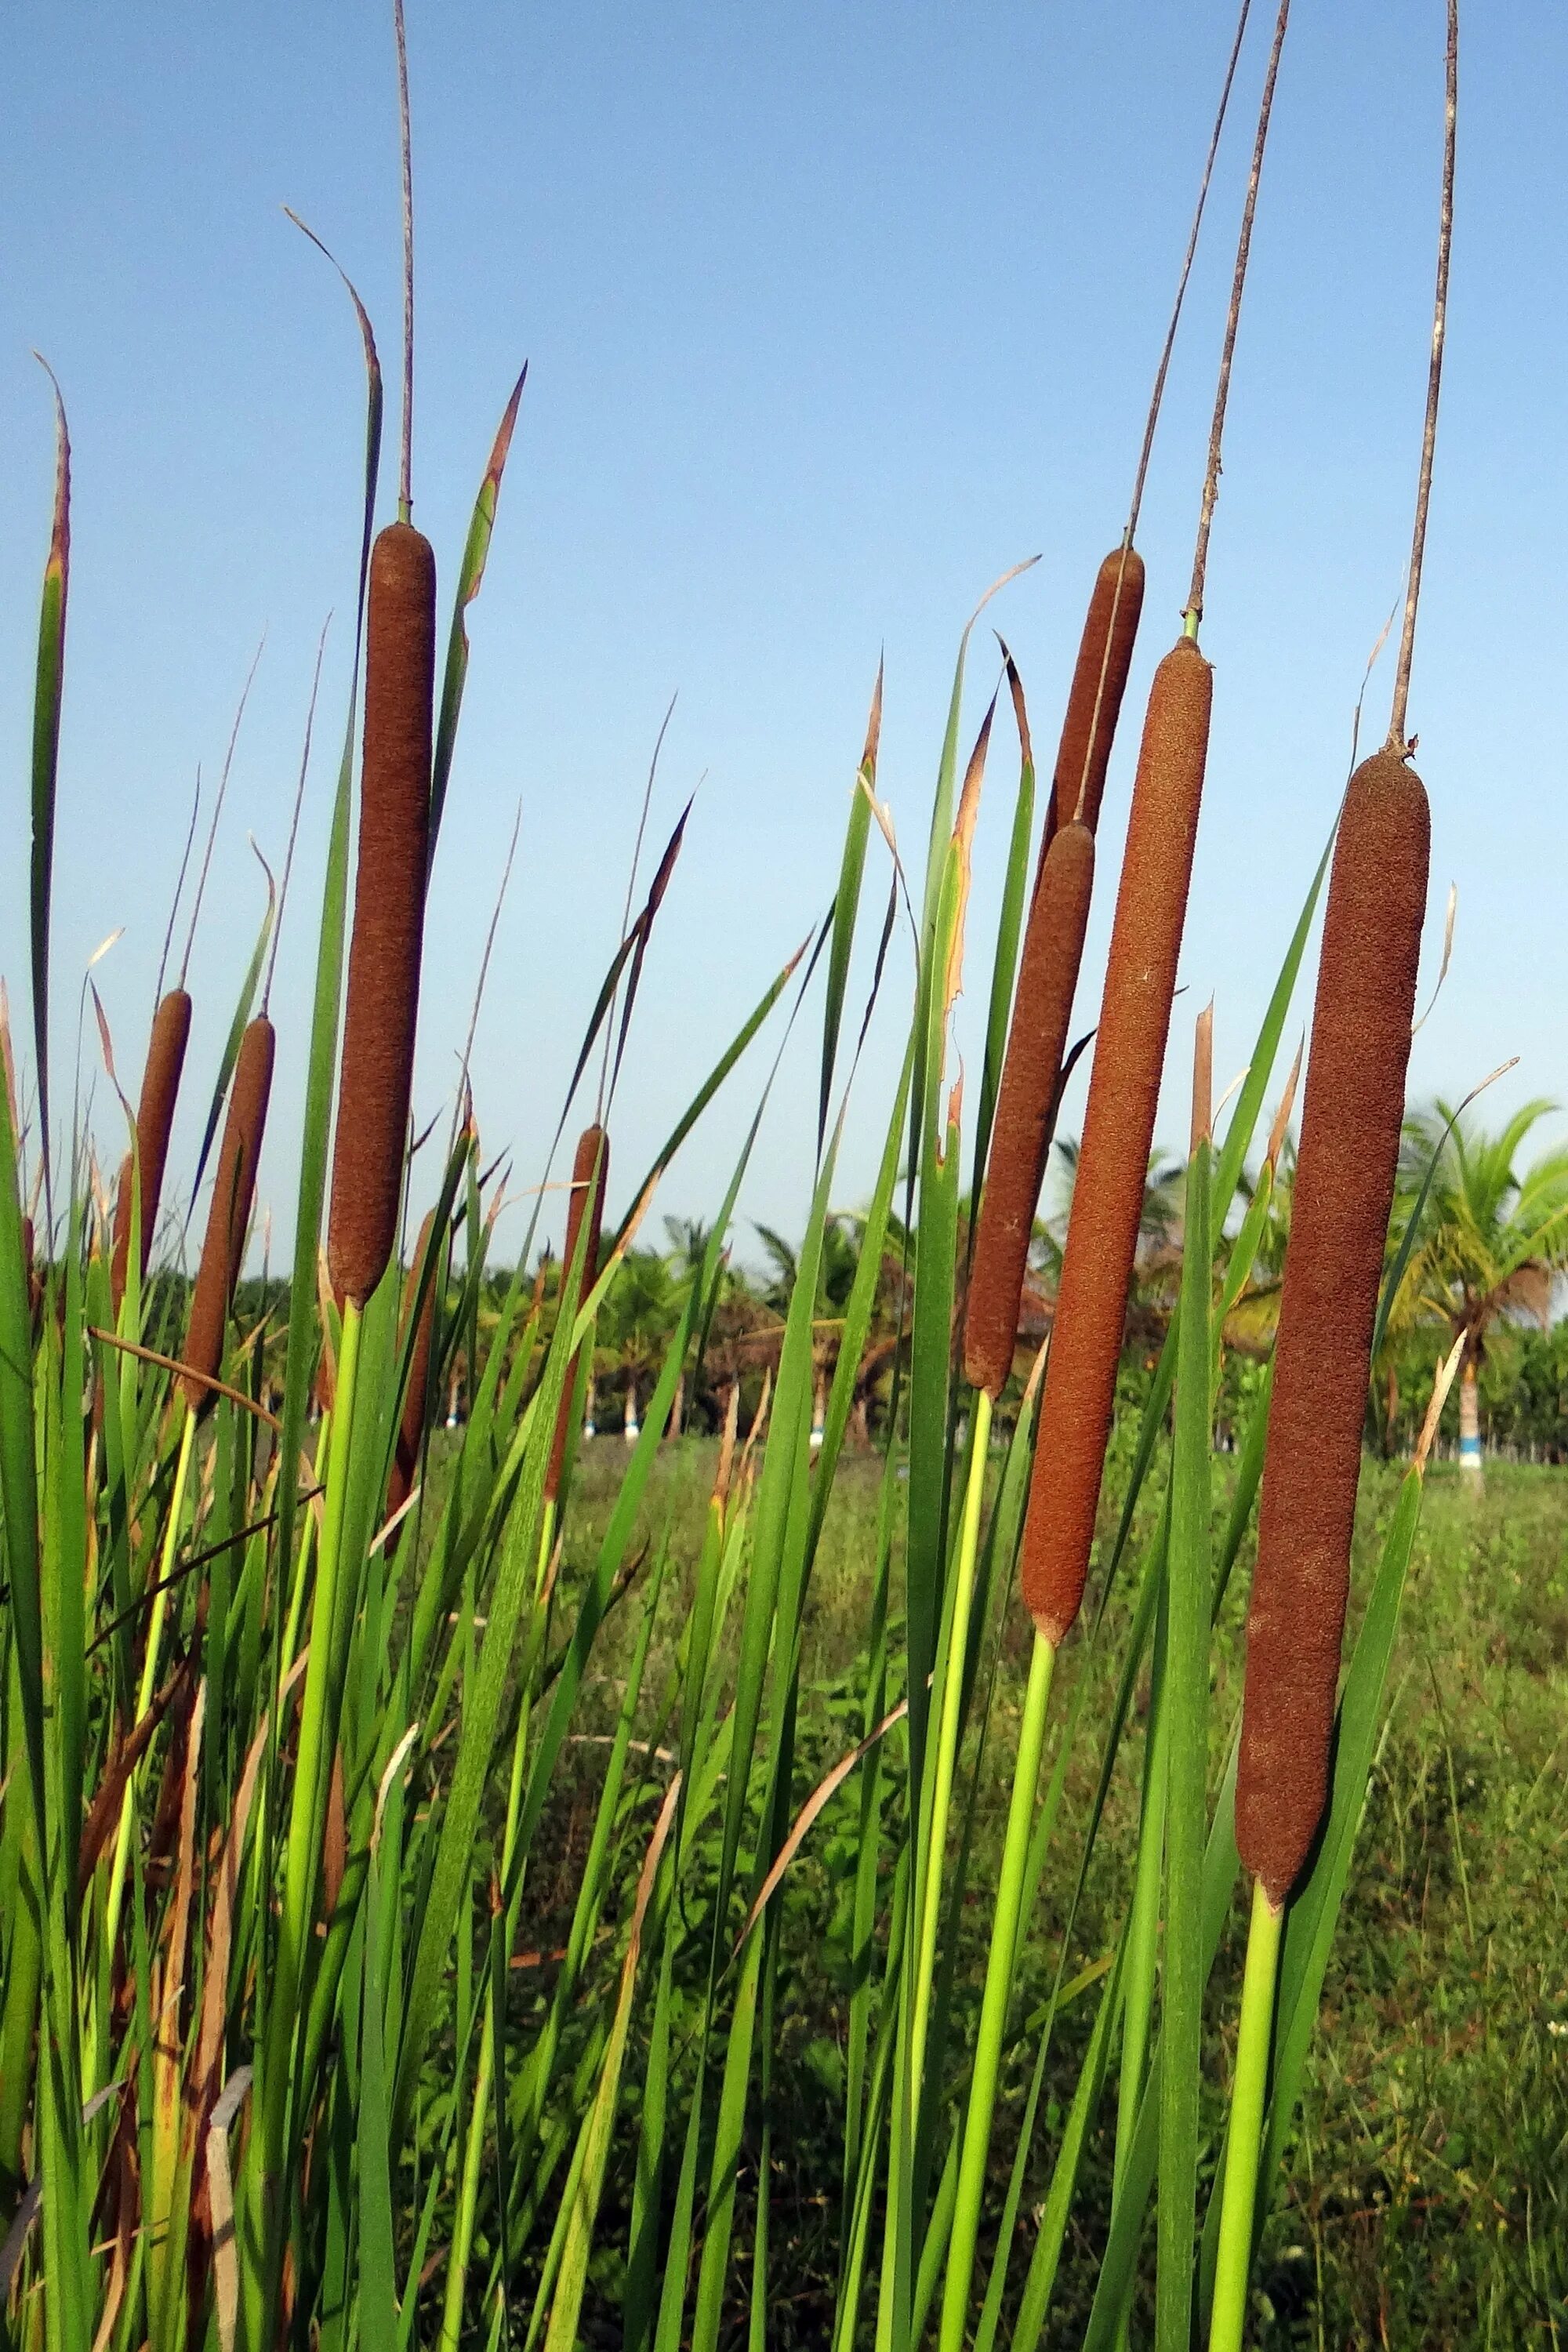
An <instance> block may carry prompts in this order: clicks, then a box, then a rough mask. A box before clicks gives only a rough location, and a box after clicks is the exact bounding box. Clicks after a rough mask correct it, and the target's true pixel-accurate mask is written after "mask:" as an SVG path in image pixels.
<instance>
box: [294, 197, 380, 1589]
mask: <svg viewBox="0 0 1568 2352" xmlns="http://www.w3.org/2000/svg"><path fill="white" fill-rule="evenodd" d="M294 217H295V215H290V218H294ZM298 226H300V227H301V228H303V227H304V223H303V222H299V223H298ZM305 234H306V236H309V237H310V241H311V243H312V244H314V245H316V246H318V247H320V249H321V251H322V252H323V253H325V252H326V247H324V246H321V240H320V238H319V237H317V236H315V234H314V232H313V231H312V230H310V229H305ZM327 258H328V259H329V260H331V255H330V254H328V255H327ZM332 267H333V268H338V265H337V263H336V262H335V261H334V262H333V263H332ZM338 275H339V276H340V278H342V282H343V285H344V288H345V289H346V290H347V292H348V296H349V299H350V301H351V302H352V304H353V312H354V317H355V320H357V322H358V325H359V331H360V341H361V344H362V346H363V353H364V371H365V419H364V479H363V490H362V497H361V524H360V560H359V585H358V593H357V598H356V604H355V620H354V656H353V673H352V677H351V682H350V687H349V707H348V712H347V716H346V719H345V721H344V727H343V749H342V758H341V760H340V761H339V763H338V782H337V791H336V793H335V794H334V797H333V801H332V815H331V828H330V830H329V833H328V837H327V863H326V872H325V875H324V876H323V878H322V883H321V923H320V926H319V929H318V932H317V945H316V982H315V992H314V996H313V998H312V1002H311V1009H310V1054H309V1058H308V1061H307V1065H306V1077H305V1117H304V1126H303V1129H302V1131H301V1134H300V1189H299V1192H298V1194H297V1196H296V1199H295V1204H294V1259H293V1268H292V1276H291V1280H290V1286H289V1348H288V1356H287V1360H286V1363H285V1368H284V1375H283V1415H282V1419H283V1427H282V1430H281V1432H280V1433H279V1458H280V1460H281V1461H283V1462H284V1463H289V1464H292V1463H297V1462H298V1461H299V1458H300V1439H301V1437H302V1436H303V1434H304V1429H305V1416H306V1413H307V1411H308V1410H309V1407H310V1385H311V1382H312V1381H313V1380H314V1378H315V1370H316V1358H317V1354H318V1350H319V1348H320V1340H321V1332H320V1324H319V1318H318V1317H317V1313H316V1254H317V1250H318V1248H319V1246H320V1244H321V1207H322V1203H323V1202H324V1201H325V1199H326V1188H327V1155H328V1150H329V1147H330V1145H331V1128H332V1086H333V1079H334V1076H335V1073H336V1069H337V1056H338V1021H339V1016H340V1013H341V1010H342V979H343V940H344V933H345V925H346V921H347V910H348V875H349V817H350V806H351V801H352V797H353V761H354V736H355V729H356V720H357V717H358V709H359V671H360V658H361V656H362V654H363V646H364V612H365V592H366V588H367V585H368V583H369V579H370V551H371V543H372V541H373V539H374V531H375V499H376V487H377V484H378V482H379V480H380V476H381V432H382V416H383V407H384V398H383V390H382V376H381V362H380V360H379V358H378V357H377V354H376V348H375V336H374V331H373V330H372V327H371V323H370V317H369V314H368V313H367V311H366V310H365V307H364V304H363V302H362V301H361V300H360V298H359V296H358V294H357V293H356V292H355V290H354V289H353V285H352V284H351V283H350V281H349V279H348V278H346V277H344V276H343V273H342V270H341V269H339V270H338ZM295 1484H296V1482H295V1479H294V1476H293V1475H292V1474H290V1475H288V1476H286V1477H284V1478H283V1479H281V1480H280V1481H279V1490H278V1549H279V1558H280V1559H289V1557H290V1555H291V1538H292V1535H293V1527H294V1509H295V1504H294V1496H295Z"/></svg>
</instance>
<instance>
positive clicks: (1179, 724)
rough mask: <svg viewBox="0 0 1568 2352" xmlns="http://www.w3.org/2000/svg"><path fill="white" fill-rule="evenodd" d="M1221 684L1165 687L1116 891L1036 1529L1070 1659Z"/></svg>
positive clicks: (1031, 1520)
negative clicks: (1213, 708)
mask: <svg viewBox="0 0 1568 2352" xmlns="http://www.w3.org/2000/svg"><path fill="white" fill-rule="evenodd" d="M1213 685H1214V676H1213V672H1212V671H1211V669H1210V667H1209V665H1208V663H1207V662H1206V661H1205V658H1204V656H1203V655H1202V654H1201V653H1200V652H1199V651H1198V648H1197V646H1196V644H1195V643H1194V640H1193V639H1191V638H1190V637H1185V636H1184V637H1180V638H1178V639H1177V641H1176V644H1175V645H1174V646H1173V647H1172V649H1171V651H1170V652H1169V653H1168V654H1167V655H1166V656H1165V657H1164V659H1163V662H1162V663H1161V664H1160V667H1159V668H1158V669H1157V670H1156V671H1155V673H1154V681H1153V685H1152V688H1151V689H1150V695H1149V708H1148V713H1147V716H1146V718H1145V719H1144V724H1143V740H1142V745H1141V746H1140V749H1139V754H1138V772H1137V777H1136V780H1135V782H1134V783H1133V787H1132V811H1131V817H1130V818H1129V821H1128V828H1127V847H1126V852H1125V855H1124V857H1123V860H1122V867H1121V883H1120V887H1119V888H1118V891H1117V898H1116V917H1115V921H1114V924H1113V926H1112V929H1111V935H1110V962H1109V964H1108V966H1107V970H1106V976H1105V994H1104V998H1103V1001H1102V1003H1101V1006H1100V1027H1099V1031H1098V1033H1097V1035H1096V1038H1095V1048H1094V1067H1093V1071H1092V1074H1091V1076H1090V1079H1089V1102H1088V1106H1087V1108H1086V1110H1085V1112H1084V1124H1083V1140H1082V1146H1081V1149H1080V1151H1079V1168H1078V1179H1077V1182H1076V1184H1075V1186H1074V1189H1073V1203H1072V1213H1071V1216H1070V1218H1069V1221H1068V1238H1067V1248H1066V1252H1065V1254H1064V1256H1063V1260H1062V1272H1061V1281H1060V1284H1059V1286H1058V1292H1057V1303H1056V1312H1055V1315H1054V1317H1053V1318H1052V1326H1051V1348H1050V1355H1049V1357H1048V1359H1047V1365H1046V1383H1045V1391H1044V1393H1043V1395H1042V1397H1041V1400H1040V1426H1039V1433H1038V1436H1037V1441H1036V1460H1037V1464H1038V1465H1039V1468H1038V1470H1037V1474H1036V1475H1035V1477H1034V1478H1033V1480H1032V1481H1031V1483H1030V1488H1029V1505H1028V1510H1027V1512H1026V1516H1025V1520H1024V1538H1023V1548H1022V1553H1021V1574H1022V1581H1023V1591H1024V1599H1025V1601H1026V1603H1027V1605H1028V1608H1029V1611H1030V1613H1031V1614H1032V1616H1033V1617H1034V1620H1035V1622H1036V1624H1037V1627H1038V1628H1039V1631H1040V1633H1041V1634H1042V1635H1043V1636H1044V1638H1045V1639H1046V1640H1047V1642H1049V1643H1052V1644H1053V1645H1059V1644H1060V1643H1061V1642H1062V1640H1063V1639H1064V1638H1065V1636H1066V1635H1067V1633H1068V1632H1069V1630H1070V1629H1071V1627H1072V1624H1073V1622H1074V1621H1075V1619H1076V1618H1077V1616H1078V1612H1079V1603H1080V1601H1082V1598H1083V1588H1084V1580H1085V1578H1086V1576H1087V1575H1088V1572H1089V1548H1090V1545H1091V1544H1092V1542H1093V1539H1094V1522H1095V1515H1096V1512H1097V1511H1098V1509H1099V1506H1100V1477H1101V1474H1102V1471H1103V1467H1104V1462H1105V1445H1106V1439H1107V1437H1108V1436H1109V1434H1110V1414H1111V1407H1112V1405H1113V1403H1114V1402H1115V1395H1116V1368H1117V1365H1118V1363H1119V1361H1120V1360H1121V1334H1122V1327H1123V1325H1124V1323H1125V1321H1126V1316H1127V1286H1128V1283H1129V1281H1130V1280H1131V1273H1132V1261H1133V1257H1134V1255H1135V1253H1136V1250H1137V1246H1138V1225H1139V1219H1140V1217H1141V1215H1142V1207H1143V1186H1144V1180H1145V1178H1146V1177H1147V1174H1148V1170H1149V1147H1150V1144H1151V1143H1152V1140H1153V1134H1154V1115H1155V1111H1156V1109H1157V1108H1158V1104H1159V1098H1160V1077H1161V1073H1162V1071H1163V1067H1164V1060H1165V1044H1166V1039H1167V1036H1168V1034H1169V1030H1170V1022H1171V1000H1172V996H1173V992H1174V990H1175V984H1176V961H1177V957H1178V955H1179V953H1180V951H1181V944H1182V929H1183V925H1184V920H1185V917H1186V908H1187V889H1188V885H1189V883H1190V881H1191V878H1192V868H1193V847H1194V842H1195V840H1196V838H1197V825H1198V808H1199V803H1200V802H1201V799H1202V796H1203V784H1204V764H1205V758H1206V756H1207V751H1208V732H1209V714H1210V709H1211V704H1212V698H1213Z"/></svg>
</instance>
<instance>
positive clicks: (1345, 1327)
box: [1236, 742, 1430, 1910]
mask: <svg viewBox="0 0 1568 2352" xmlns="http://www.w3.org/2000/svg"><path fill="white" fill-rule="evenodd" d="M1429 833H1430V825H1429V820H1428V815H1427V807H1426V791H1425V789H1424V787H1423V785H1422V782H1421V779H1420V778H1419V776H1418V775H1417V774H1416V773H1415V770H1414V769H1413V768H1412V767H1411V766H1410V765H1409V764H1408V761H1407V758H1406V755H1405V751H1404V750H1403V749H1402V747H1400V746H1399V745H1398V744H1397V743H1392V742H1391V743H1388V744H1385V745H1384V748H1383V750H1382V751H1377V752H1374V753H1373V756H1372V758H1371V759H1369V760H1363V762H1362V764H1361V766H1360V767H1359V768H1358V769H1357V770H1356V772H1355V773H1354V775H1353V776H1352V778H1351V781H1350V784H1349V787H1348V789H1347V791H1346V793H1345V803H1344V809H1343V812H1342V815H1341V818H1340V830H1339V839H1338V842H1337V844H1336V845H1335V849H1334V863H1333V870H1332V874H1331V877H1330V883H1329V898H1328V907H1327V911H1326V913H1325V915H1324V919H1323V944H1322V952H1321V960H1320V962H1319V967H1318V992H1317V1000H1316V1003H1315V1005H1314V1009H1313V1014H1312V1038H1311V1049H1310V1058H1309V1060H1308V1064H1307V1087H1306V1095H1305V1098H1304V1101H1303V1106H1302V1112H1301V1139H1300V1150H1299V1152H1298V1155H1297V1160H1296V1178H1295V1184H1294V1188H1293V1192H1292V1207H1291V1219H1290V1243H1289V1249H1288V1251H1287V1253H1286V1258H1285V1277H1284V1286H1283V1289H1282V1292H1281V1296H1280V1302H1279V1336H1278V1339H1277V1340H1276V1342H1275V1351H1274V1392H1273V1399H1272V1402H1271V1405H1270V1409H1269V1415H1268V1453H1267V1454H1266V1456H1265V1461H1264V1470H1263V1491H1262V1500H1261V1503H1260V1505H1259V1510H1258V1565H1257V1567H1256V1569H1255V1570H1254V1572H1253V1580H1252V1598H1251V1603H1250V1607H1249V1610H1248V1613H1247V1696H1246V1704H1245V1707H1244V1710H1243V1716H1242V1736H1241V1756H1240V1763H1239V1768H1238V1772H1237V1791H1236V1831H1237V1846H1238V1848H1239V1850H1240V1853H1241V1858H1242V1860H1243V1862H1244V1863H1245V1864H1247V1868H1248V1869H1249V1870H1250V1871H1251V1873H1252V1874H1253V1876H1254V1877H1255V1878H1256V1879H1257V1880H1258V1884H1259V1885H1261V1887H1262V1888H1263V1890H1264V1893H1265V1894H1266V1895H1267V1896H1268V1901H1269V1902H1270V1903H1271V1904H1272V1905H1273V1906H1274V1907H1275V1908H1276V1909H1277V1910H1278V1909H1279V1906H1281V1905H1282V1904H1283V1903H1284V1900H1285V1898H1286V1896H1287V1895H1288V1894H1289V1891H1290V1888H1291V1886H1292V1885H1293V1884H1294V1883H1295V1880H1296V1877H1297V1875H1298V1874H1299V1872H1300V1868H1301V1865H1302V1864H1303V1862H1304V1861H1305V1860H1306V1857H1307V1853H1308V1849H1309V1848H1310V1844H1311V1842H1312V1839H1313V1836H1314V1835H1315V1833H1316V1831H1317V1827H1318V1823H1319V1821H1320V1820H1321V1815H1322V1810H1323V1800H1324V1795H1325V1792H1326V1790H1327V1786H1328V1767H1329V1741H1330V1734H1331V1728H1332V1722H1333V1710H1334V1694H1335V1689H1336V1685H1337V1683H1338V1679H1339V1661H1340V1642H1341V1636H1342V1633H1343V1629H1344V1616H1345V1601H1346V1597H1347V1593H1348V1590H1349V1576H1350V1543H1351V1528H1352V1521H1353V1518H1354V1516H1355V1496H1356V1483H1357V1478H1358V1475H1359V1472H1360V1468H1361V1443H1362V1429H1363V1422H1364V1418H1365V1411H1366V1384H1367V1376H1368V1368H1369V1364H1370V1359H1371V1349H1372V1332H1373V1319H1374V1317H1375V1314H1376V1308H1377V1291H1378V1282H1379V1278H1380V1276H1381V1274H1382V1271H1383V1262H1384V1244H1385V1241H1386V1237H1387V1234H1388V1218H1389V1211H1390V1208H1391V1206H1392V1204H1393V1199H1394V1171H1395V1167H1396V1163H1397V1160H1398V1156H1399V1138H1400V1129H1401V1125H1402V1122H1403V1119H1404V1116H1405V1069H1406V1066H1407V1064H1408V1062H1409V1058H1410V1026H1411V1016H1412V1013H1413V1012H1414V1009H1415V976H1416V964H1417V961H1418V959H1419V955H1420V948H1421V926H1422V920H1423V917H1424V916H1425V913H1426V873H1427V848H1428V840H1429Z"/></svg>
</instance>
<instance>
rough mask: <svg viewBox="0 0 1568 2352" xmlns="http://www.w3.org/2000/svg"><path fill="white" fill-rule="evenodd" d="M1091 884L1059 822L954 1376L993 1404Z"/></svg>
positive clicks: (1082, 852)
mask: <svg viewBox="0 0 1568 2352" xmlns="http://www.w3.org/2000/svg"><path fill="white" fill-rule="evenodd" d="M1093 883H1094V836H1093V835H1092V834H1091V833H1090V832H1089V827H1088V826H1087V825H1084V824H1068V825H1064V827H1063V828H1062V830H1061V832H1060V833H1058V835H1056V838H1055V839H1054V840H1053V841H1052V843H1051V845H1050V847H1049V848H1048V849H1047V852H1046V860H1045V864H1044V866H1042V867H1041V869H1040V879H1039V884H1038V887H1037V889H1036V892H1035V898H1034V903H1033V904H1032V906H1031V907H1030V908H1029V920H1028V927H1027V929H1026V931H1025V934H1024V953H1023V959H1022V961H1021V963H1020V966H1019V971H1018V991H1017V994H1016V997H1015V999H1014V1002H1013V1023H1012V1027H1011V1028H1010V1029H1009V1031H1008V1033H1007V1052H1006V1056H1005V1059H1004V1061H1003V1064H1002V1083H1001V1086H1000V1087H999V1088H998V1089H997V1095H996V1124H995V1127H994V1129H993V1132H992V1139H991V1152H990V1159H989V1161H988V1163H987V1166H986V1171H985V1190H984V1194H983V1196H982V1198H981V1203H980V1222H979V1224H978V1226H977V1228H976V1231H975V1236H974V1270H973V1275H972V1276H971V1277H970V1284H969V1299H968V1304H967V1307H966V1308H965V1311H964V1324H963V1371H964V1378H965V1379H966V1380H969V1381H973V1384H974V1386H975V1387H976V1388H978V1389H984V1390H985V1391H986V1392H987V1393H988V1394H989V1395H990V1396H992V1397H993V1398H994V1397H996V1396H999V1395H1000V1393H1001V1391H1002V1389H1003V1387H1004V1385H1005V1381H1006V1379H1007V1375H1008V1373H1009V1372H1010V1371H1011V1370H1012V1369H1013V1350H1014V1349H1015V1347H1016V1343H1017V1330H1018V1301H1019V1298H1020V1297H1021V1296H1022V1294H1023V1288H1024V1272H1025V1267H1026V1264H1027V1261H1028V1255H1029V1239H1030V1235H1031V1234H1032V1233H1033V1232H1034V1225H1035V1211H1036V1208H1037V1204H1038V1202H1039V1198H1040V1183H1041V1180H1042V1178H1043V1177H1044V1175H1045V1172H1046V1153H1047V1150H1048V1148H1049V1142H1050V1115H1051V1103H1052V1099H1053V1097H1054V1095H1055V1092H1056V1085H1057V1079H1058V1075H1059V1073H1060V1070H1061V1066H1062V1054H1063V1050H1064V1048H1065V1047H1066V1045H1067V1034H1068V1022H1069V1021H1070V1020H1071V1018H1072V1004H1073V997H1074V994H1075V992H1076V991H1077V988H1078V973H1079V962H1080V961H1081V960H1082V956H1083V937H1084V930H1085V928H1086V927H1087V924H1088V921H1089V893H1090V890H1091V888H1092V887H1093Z"/></svg>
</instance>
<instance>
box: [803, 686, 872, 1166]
mask: <svg viewBox="0 0 1568 2352" xmlns="http://www.w3.org/2000/svg"><path fill="white" fill-rule="evenodd" d="M882 670H883V665H882V664H881V663H880V662H879V663H878V665H877V683H876V686H875V688H874V689H873V691H872V695H871V715H870V718H869V719H868V721H867V725H866V748H865V750H864V751H862V752H861V754H860V766H859V769H858V772H857V774H856V778H855V784H854V789H853V791H852V793H851V794H850V801H849V822H848V824H847V826H846V827H845V830H844V856H843V858H842V860H841V861H840V864H839V868H838V888H837V893H836V894H835V897H834V900H833V951H832V953H831V955H830V956H829V957H828V961H827V993H826V1000H825V1002H824V1004H823V1010H822V1084H821V1088H820V1092H819V1095H818V1100H817V1111H816V1149H817V1153H818V1156H819V1157H820V1155H821V1151H822V1147H823V1144H824V1143H825V1142H826V1138H827V1108H828V1104H829V1102H830V1101H831V1099H832V1095H833V1071H834V1065H835V1063H836V1061H837V1055H838V1028H839V1024H840V1022H841V1020H842V1019H843V1015H844V992H845V990H846V988H847V986H848V982H849V958H850V954H851V952H852V950H853V949H854V945H855V923H856V918H857V917H858V914H859V911H860V882H861V877H862V876H863V874H864V873H865V870H866V843H867V839H868V835H869V833H870V827H871V803H872V801H873V800H874V799H875V797H876V792H877V751H878V745H879V740H880V737H881V732H882Z"/></svg>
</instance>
